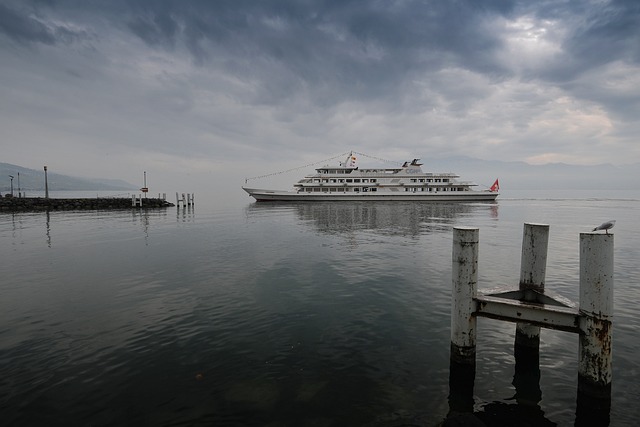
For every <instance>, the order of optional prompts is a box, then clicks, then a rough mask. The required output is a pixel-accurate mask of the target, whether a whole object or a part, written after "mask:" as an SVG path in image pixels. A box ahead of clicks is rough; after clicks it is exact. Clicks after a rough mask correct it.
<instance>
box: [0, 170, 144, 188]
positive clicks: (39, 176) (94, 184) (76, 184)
mask: <svg viewBox="0 0 640 427" xmlns="http://www.w3.org/2000/svg"><path fill="white" fill-rule="evenodd" d="M18 174H20V188H21V190H22V191H43V190H44V170H35V169H27V168H23V167H22V166H16V165H12V164H9V163H0V191H1V192H2V193H3V194H4V193H7V192H9V191H10V189H11V180H10V178H9V175H12V176H13V177H14V179H13V191H14V194H16V193H17V192H18ZM47 181H48V183H49V190H51V191H121V190H123V191H124V190H136V189H137V188H138V187H137V186H135V185H133V184H130V183H128V182H126V181H123V180H120V179H106V178H100V179H91V178H77V177H73V176H67V175H61V174H58V173H52V172H51V171H48V172H47Z"/></svg>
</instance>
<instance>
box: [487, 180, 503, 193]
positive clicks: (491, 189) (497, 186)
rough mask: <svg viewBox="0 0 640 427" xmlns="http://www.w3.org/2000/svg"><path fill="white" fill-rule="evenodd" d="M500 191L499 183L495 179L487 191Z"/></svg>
mask: <svg viewBox="0 0 640 427" xmlns="http://www.w3.org/2000/svg"><path fill="white" fill-rule="evenodd" d="M498 190H500V183H499V182H498V179H497V178H496V182H494V183H493V185H492V186H491V188H489V191H498Z"/></svg>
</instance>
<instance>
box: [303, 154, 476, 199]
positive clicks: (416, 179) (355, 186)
mask: <svg viewBox="0 0 640 427" xmlns="http://www.w3.org/2000/svg"><path fill="white" fill-rule="evenodd" d="M420 166H422V164H421V163H419V159H413V160H412V161H411V162H405V163H404V164H403V165H402V167H399V168H377V169H360V168H358V167H356V166H355V164H351V165H349V166H346V165H343V164H341V165H340V166H331V167H330V166H324V167H321V168H317V169H316V173H315V174H312V175H307V176H305V177H304V178H302V179H301V180H300V181H298V182H297V183H296V184H294V187H295V189H296V191H297V192H298V193H354V192H356V193H359V192H363V193H366V192H385V193H396V192H413V193H418V192H427V193H440V192H451V191H471V187H473V186H475V185H476V184H474V183H472V182H460V181H456V178H458V177H459V175H456V174H454V173H425V172H423V171H422V168H421V167H420Z"/></svg>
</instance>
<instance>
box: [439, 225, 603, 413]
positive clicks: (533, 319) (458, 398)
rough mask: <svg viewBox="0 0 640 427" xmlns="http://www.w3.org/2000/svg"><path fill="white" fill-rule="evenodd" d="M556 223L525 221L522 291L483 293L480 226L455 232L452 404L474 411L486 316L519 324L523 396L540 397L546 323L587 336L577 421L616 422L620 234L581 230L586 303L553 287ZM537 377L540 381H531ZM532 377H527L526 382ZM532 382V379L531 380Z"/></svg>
mask: <svg viewBox="0 0 640 427" xmlns="http://www.w3.org/2000/svg"><path fill="white" fill-rule="evenodd" d="M548 241H549V226H548V225H545V224H529V223H527V224H525V225H524V232H523V239H522V256H521V270H520V283H519V286H518V289H517V290H509V289H492V290H489V291H485V292H480V291H478V243H479V230H478V229H477V228H469V227H456V228H454V230H453V251H452V264H453V273H452V306H451V354H450V361H451V362H450V363H451V364H450V384H449V385H450V389H451V396H450V410H451V411H453V412H472V411H473V383H474V378H475V369H476V340H477V336H476V335H477V332H476V331H477V328H476V322H477V318H478V317H487V318H492V319H497V320H504V321H509V322H514V323H516V332H515V343H514V355H515V359H516V372H515V376H514V385H515V386H516V401H519V399H522V400H523V401H526V402H531V401H533V402H536V403H537V402H539V401H540V400H541V391H540V387H539V384H538V381H539V377H540V368H539V344H540V328H549V329H556V330H561V331H566V332H573V333H577V334H578V335H579V349H578V359H579V360H578V390H577V395H578V399H577V411H576V425H590V424H589V423H591V422H593V421H594V420H597V423H596V424H597V425H608V423H609V410H610V407H611V381H612V374H611V373H612V370H611V360H612V340H611V334H612V320H613V242H614V238H613V234H598V233H581V234H580V244H579V246H580V248H579V249H580V270H579V271H580V291H579V298H580V300H579V305H578V306H576V304H574V303H572V302H571V301H569V300H567V299H565V298H562V297H559V296H553V295H550V294H549V292H548V291H547V290H546V289H545V276H546V263H547V248H548ZM531 377H533V379H534V382H535V384H534V385H533V387H532V386H531V381H530V380H531ZM525 380H526V381H525ZM524 383H527V385H526V386H525V385H523V384H524Z"/></svg>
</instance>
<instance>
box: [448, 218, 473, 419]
mask: <svg viewBox="0 0 640 427" xmlns="http://www.w3.org/2000/svg"><path fill="white" fill-rule="evenodd" d="M478 236H479V232H478V229H477V228H465V227H455V228H454V229H453V251H452V261H453V272H452V280H451V283H452V301H451V354H450V362H449V411H450V412H449V415H448V417H449V416H453V414H460V413H472V412H473V404H474V401H473V385H474V381H475V375H476V317H475V315H474V313H475V311H476V302H475V300H474V298H475V296H476V293H477V289H478Z"/></svg>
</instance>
